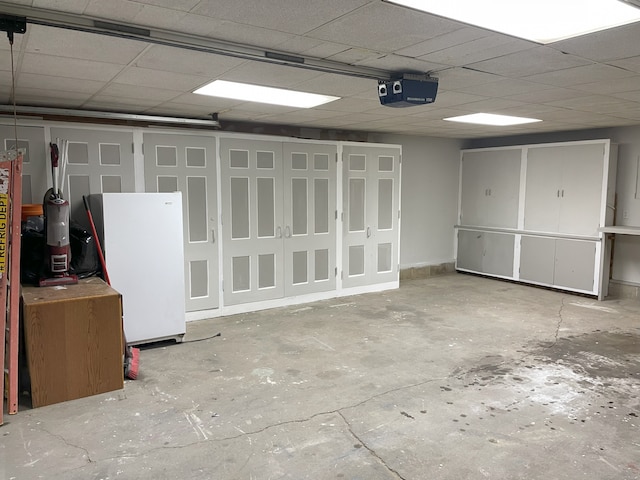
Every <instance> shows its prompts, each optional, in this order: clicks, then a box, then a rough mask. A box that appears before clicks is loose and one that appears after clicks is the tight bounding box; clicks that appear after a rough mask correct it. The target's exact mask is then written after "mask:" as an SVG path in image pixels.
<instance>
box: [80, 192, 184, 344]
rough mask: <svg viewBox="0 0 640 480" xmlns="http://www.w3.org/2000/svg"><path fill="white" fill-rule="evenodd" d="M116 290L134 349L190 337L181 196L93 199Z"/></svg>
mask: <svg viewBox="0 0 640 480" xmlns="http://www.w3.org/2000/svg"><path fill="white" fill-rule="evenodd" d="M90 200H91V210H92V213H93V216H94V218H95V222H96V227H97V230H98V234H99V235H100V240H101V243H102V248H103V250H104V254H105V262H106V265H107V272H108V275H109V279H110V280H111V286H112V287H113V288H114V289H115V290H117V291H118V292H119V293H120V294H121V295H122V314H123V322H124V332H125V336H126V338H127V343H128V344H130V345H136V344H142V343H150V342H155V341H160V340H169V339H175V340H176V341H178V342H180V341H182V337H183V336H184V334H185V329H186V326H185V291H184V290H185V282H184V245H183V233H182V232H183V229H182V194H181V193H180V192H175V193H103V194H99V195H91V196H90Z"/></svg>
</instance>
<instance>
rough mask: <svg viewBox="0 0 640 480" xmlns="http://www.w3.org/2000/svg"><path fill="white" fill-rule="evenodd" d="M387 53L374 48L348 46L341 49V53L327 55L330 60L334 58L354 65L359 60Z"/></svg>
mask: <svg viewBox="0 0 640 480" xmlns="http://www.w3.org/2000/svg"><path fill="white" fill-rule="evenodd" d="M385 55H386V54H385V53H381V52H376V51H374V50H368V49H366V48H348V49H346V50H343V51H341V52H340V53H336V54H335V55H331V56H330V57H327V58H328V60H332V61H335V62H341V63H346V64H350V65H354V64H356V63H357V62H361V61H364V60H368V59H378V58H381V57H384V56H385Z"/></svg>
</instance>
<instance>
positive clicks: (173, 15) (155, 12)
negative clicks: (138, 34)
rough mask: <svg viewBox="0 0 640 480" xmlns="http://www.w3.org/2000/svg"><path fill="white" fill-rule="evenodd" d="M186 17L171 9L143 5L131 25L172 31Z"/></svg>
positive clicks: (182, 13)
mask: <svg viewBox="0 0 640 480" xmlns="http://www.w3.org/2000/svg"><path fill="white" fill-rule="evenodd" d="M185 15H186V13H185V12H182V11H179V10H173V9H171V8H163V7H156V6H155V5H143V6H142V9H140V11H139V12H138V13H136V16H135V17H133V23H135V24H137V25H147V26H149V27H153V28H161V29H165V30H173V29H174V28H175V25H176V24H177V23H178V22H180V20H181V19H182V18H183V17H184V16H185Z"/></svg>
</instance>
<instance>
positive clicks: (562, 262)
mask: <svg viewBox="0 0 640 480" xmlns="http://www.w3.org/2000/svg"><path fill="white" fill-rule="evenodd" d="M555 259H556V264H555V270H554V276H553V284H554V285H557V286H558V287H567V288H575V289H578V290H586V291H588V292H592V291H593V287H594V282H595V278H594V271H595V260H596V244H595V242H581V241H579V240H565V239H561V238H559V239H557V240H556V256H555Z"/></svg>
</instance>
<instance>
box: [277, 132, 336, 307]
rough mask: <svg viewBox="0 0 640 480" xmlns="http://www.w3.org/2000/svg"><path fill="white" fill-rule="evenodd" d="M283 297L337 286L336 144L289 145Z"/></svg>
mask: <svg viewBox="0 0 640 480" xmlns="http://www.w3.org/2000/svg"><path fill="white" fill-rule="evenodd" d="M283 149H284V178H285V180H284V258H285V272H284V274H285V279H284V281H285V295H286V296H292V295H301V294H308V293H315V292H325V291H329V290H335V288H336V272H335V267H336V158H337V152H338V150H337V146H336V145H321V144H313V143H285V144H284V146H283Z"/></svg>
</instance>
